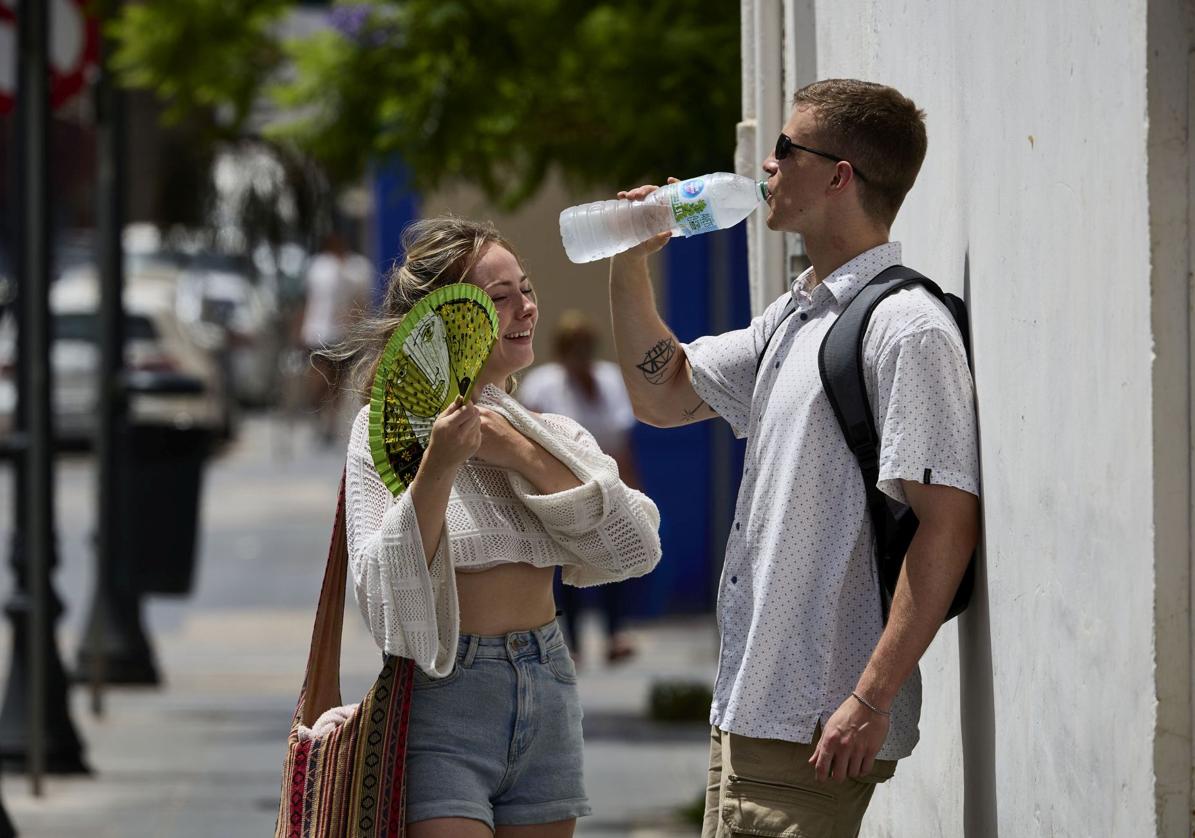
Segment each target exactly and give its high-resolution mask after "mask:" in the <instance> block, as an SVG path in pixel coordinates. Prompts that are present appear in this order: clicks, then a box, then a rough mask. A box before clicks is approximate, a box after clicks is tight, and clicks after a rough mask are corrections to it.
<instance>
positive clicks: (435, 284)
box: [345, 218, 660, 838]
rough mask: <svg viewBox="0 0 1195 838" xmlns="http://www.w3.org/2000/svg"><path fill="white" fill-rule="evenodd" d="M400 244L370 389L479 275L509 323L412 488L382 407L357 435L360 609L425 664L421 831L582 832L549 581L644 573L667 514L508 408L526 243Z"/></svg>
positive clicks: (352, 461)
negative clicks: (379, 451)
mask: <svg viewBox="0 0 1195 838" xmlns="http://www.w3.org/2000/svg"><path fill="white" fill-rule="evenodd" d="M403 247H404V251H405V254H406V255H405V257H404V259H403V261H402V263H401V264H399V265H397V266H396V267H395V268H393V269H392V270H391V272H390V275H389V277H388V279H387V289H386V297H385V301H384V304H383V311H382V313H381V317H380V318H379V319H377V320H374V321H369V322H366V323H364V324H362V327H361V329H360V330H358V332H359V335H360V338H361V340H360V342H359V345H358V347H357V351H356V352H355V353H352V354H354V355H355V357H356V358H357V363H356V365H355V369H356V370H358V371H360V372H361V373H362V374H361V375H359V376H357V377H356V378H357V383H358V385H359V386H360V387H361V388H362V389H363V390H366V391H368V385H369V384H370V383H371V382H372V379H373V375H374V370H375V368H376V366H377V363H378V358H379V355H380V353H381V351H382V349H383V348H384V346H385V343H386V340H387V338H388V337H389V336H390V334H391V332H392V331H393V329H394V328H395V327H396V326H397V325H398V323H399V321H400V319H401V318H402V316H403V315H404V314H406V313H407V312H408V311H410V309H411V308H412V307H413V306H414V305H415V304H416V303H417V302H418V301H419V300H420V299H422V298H423V297H424V296H426V295H427V294H428V293H430V292H432V291H434V290H435V289H437V288H440V287H443V286H445V285H448V284H450V283H455V282H471V283H473V284H475V285H477V286H479V287H480V288H482V289H483V290H484V291H485V292H486V293H487V294H489V296H490V297H491V298H492V300H493V302H494V306H495V308H496V309H497V312H498V318H499V333H498V342H497V344H496V345H495V346H494V349H493V351H492V353H491V354H490V357H489V360H488V361H487V362H486V366H485V367H484V368H483V369H482V371H481V373H480V374H479V375H478V377H477V383H476V389H475V391H474V400H473V401H469V402H461V401H459V400H458V401H457V403H455V404H453V405H452V406H450V407H449V408H447V409H446V410H445V411H444V412H443V413H442V414H441V416H440V417H439V418H438V419H437V420H436V421H435V423H434V424H433V426H432V430H431V434H430V438H429V442H428V445H427V448H426V450H425V451H424V454H423V458H422V461H421V463H420V466H419V470H418V472H417V473H416V475H415V478H414V479H413V480H412V481H411V484H410V485H409V486H408V487H407V489H406V491H405V492H403V494H402V495H400V496H399V497H398V498H395V497H394V496H393V495H392V494H391V492H390V490H389V489H387V488H386V485H385V484H384V483H383V482H382V478H381V477H380V476H379V475H378V472H377V469H376V468H375V466H374V460H373V456H372V454H371V452H370V445H369V408H368V406H366V407H363V408H362V409H361V411H360V412H359V413H358V414H357V418H356V420H355V421H354V423H353V426H352V434H351V439H350V442H349V449H348V461H347V469H346V489H345V497H346V507H345V511H346V524H347V539H348V551H349V568H350V572H351V575H352V579H353V585H354V590H355V592H356V596H357V602H358V604H359V606H360V608H361V612H362V614H363V615H364V617H365V620H366V623H367V624H368V626H369V628H370V630H371V632H372V633H373V637H374V640H375V641H376V642H377V644H378V645H379V646H380V647H381V648H382V650H383V651H385V652H386V653H387V654H390V655H396V656H400V657H407V658H413V659H414V661H415V663H416V664H417V669H416V671H415V685H414V691H413V695H412V699H411V716H410V738H409V742H408V752H407V817H408V823H409V824H410V835H411V836H412V838H421V836H446V835H452V836H460V838H491V836H496V838H514V836H516V835H531V834H534V835H536V836H540V838H566V836H571V835H572V834H573V830H574V827H575V823H576V819H577V818H578V817H580V816H582V815H586V814H589V811H590V807H589V803H588V800H587V798H586V796H585V789H584V784H583V782H582V734H581V703H580V698H579V696H578V694H577V686H576V682H577V675H576V669H575V668H574V665H573V661H572V659H571V657H570V656H569V653H568V648H567V647H566V645H565V643H564V639H563V637H562V636H561V633H560V629H559V627H558V626H557V624H556V619H555V613H556V604H555V602H554V600H553V597H552V577H553V574H554V572H555V568H556V567H557V566H563V567H564V579H565V582H567V583H568V584H571V585H597V584H602V583H606V582H610V581H614V580H617V579H624V578H627V577H629V576H638V575H640V574H643V573H647V572H648V571H650V570H651V569H652V568H653V567H654V566H655V565H656V563H657V562H658V561H659V558H660V540H659V533H658V527H659V512H658V511H657V510H656V507H655V504H653V503H652V502H651V500H649V499H648V498H647V497H646V496H644V495H642V494H640V493H639V492H637V491H635V490H633V489H631V488H630V487H628V486H627V485H625V484H624V483H623V482H622V481H620V480H619V477H618V469H617V467H616V465H615V464H614V462H613V461H612V460H611V459H610V458H609V457H607V456H606V455H605V454H603V453H602V451H601V449H600V448H598V445H597V443H596V442H594V440H593V437H592V436H590V435H589V433H587V432H586V431H585V430H584V429H583V428H582V427H581V426H580V425H578V424H577V423H576V422H574V421H573V420H571V419H569V418H567V417H564V416H556V415H549V414H545V415H542V416H541V415H536V414H532V413H530V412H529V411H527V410H526V409H525V408H524V407H523V406H522V405H520V404H519V403H518V402H517V401H515V400H514V399H513V398H511V396H510V395H509V391H510V389H511V387H512V384H511V381H512V379H511V377H512V376H513V374H514V373H516V372H518V371H520V370H522V369H525V368H526V367H528V366H530V364H531V363H532V361H533V359H534V356H533V353H532V336H533V333H534V331H535V326H536V320H537V318H538V316H539V313H538V309H537V306H536V300H535V293H534V291H533V290H532V286H531V283H530V280H529V279H528V278H527V275H526V273H525V271H524V270H523V266H522V263H521V262H520V261H519V259H518V256H517V255H516V254H515V252H514V248H513V247H511V245H510V244H509V243H508V242H507V241H506V240H505V239H503V238H502V237H501V236H500V235H499V233H498V232H497V231H496V230H495V229H494V228H493V227H491V226H490V225H488V224H479V223H475V222H470V221H465V220H461V219H456V218H440V219H430V220H425V221H420V222H416V223H415V224H413V225H411V226H410V227H408V228H407V230H406V231H405V233H404V234H403ZM349 351H350V352H351V351H352V347H349ZM512 725H513V728H512ZM512 736H514V739H513V740H512V738H511V737H512ZM512 741H513V742H514V743H515V745H512V744H511V743H512ZM532 826H536V828H535V829H534V830H532V829H530V827H532Z"/></svg>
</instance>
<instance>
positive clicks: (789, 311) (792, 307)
mask: <svg viewBox="0 0 1195 838" xmlns="http://www.w3.org/2000/svg"><path fill="white" fill-rule="evenodd" d="M796 311H797V305H796V303H794V302H793V299H792V294H789V295H788V302H786V303H785V304H784V313H783V314H781V315H780V319H779V320H777V321H776V325H775V326H774V327H773V328H772V331H771V332H769V333H768V339H767V340H765V341H764V342H763V349H761V350H760V352H759V357H757V358H756V359H755V379H754V380H756V381H758V380H759V368H760V367H762V366H763V356H764V355H767V354H768V347H769V346H771V345H772V338H774V337H776V333H777V332H779V331H780V327H781V326H783V325H784V323H785V321H786V320H788V318H790V317H792V316H793V314H795V313H796Z"/></svg>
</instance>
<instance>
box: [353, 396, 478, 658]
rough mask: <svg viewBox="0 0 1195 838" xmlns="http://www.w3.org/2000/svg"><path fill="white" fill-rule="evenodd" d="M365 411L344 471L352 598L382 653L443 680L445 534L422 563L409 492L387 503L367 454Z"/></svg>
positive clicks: (447, 628)
mask: <svg viewBox="0 0 1195 838" xmlns="http://www.w3.org/2000/svg"><path fill="white" fill-rule="evenodd" d="M368 440H369V409H368V408H364V409H362V411H361V413H360V414H358V416H357V420H356V421H355V422H354V423H353V432H352V437H351V439H350V441H349V450H348V458H347V462H346V466H345V530H346V536H347V539H348V551H349V572H350V573H351V574H352V577H353V592H354V594H355V595H356V598H357V605H358V607H359V608H360V609H361V614H362V616H363V617H364V618H365V623H366V625H367V626H368V627H369V630H370V633H371V634H372V635H373V638H374V640H375V641H376V642H377V644H378V646H379V647H380V648H381V649H382V650H383V651H384V652H385V653H386V654H388V655H395V656H397V657H404V658H412V659H414V661H415V663H416V664H417V665H418V666H419V668H420V669H422V670H423V671H424V672H426V673H427V674H428V675H430V676H432V677H435V678H442V677H444V676H446V675H448V674H449V673H450V672H452V668H453V666H454V664H455V662H456V647H457V640H458V637H459V635H460V616H459V611H458V604H457V595H456V574H455V573H454V569H453V561H452V556H451V555H450V549H449V546H448V544H449V539H448V538H447V533H445V537H444V538H442V539H441V540H440V545H439V547H438V548H437V550H436V555H435V557H434V558H433V560H432V562H431V565H430V566H429V565H428V562H427V559H426V557H425V553H424V550H423V540H422V538H421V537H420V534H419V523H418V521H417V520H416V518H415V505H414V503H413V502H412V501H411V496H410V493H404V494H403V495H402V496H400V497H399V498H398V499H397V501H395V500H394V497H393V495H392V494H391V493H390V490H389V489H387V488H386V484H385V483H383V482H382V478H381V476H380V475H379V474H378V472H377V469H376V468H375V467H374V464H373V457H372V455H371V454H370V451H369V441H368Z"/></svg>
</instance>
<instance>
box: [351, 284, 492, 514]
mask: <svg viewBox="0 0 1195 838" xmlns="http://www.w3.org/2000/svg"><path fill="white" fill-rule="evenodd" d="M497 338H498V313H497V312H496V311H495V310H494V304H493V303H492V302H491V301H490V298H489V296H488V295H487V294H486V293H485V292H484V291H482V290H481V289H480V288H478V287H477V286H476V285H471V284H469V283H457V284H454V285H446V286H444V287H443V288H437V289H436V290H435V291H433V292H431V293H430V294H428V295H427V296H426V297H424V298H423V299H422V300H420V301H419V303H418V304H417V305H416V306H415V307H414V308H412V309H411V310H410V311H409V312H407V314H406V315H405V316H404V317H403V319H402V321H401V322H399V324H398V328H396V329H395V330H394V333H393V334H392V335H391V336H390V340H389V341H387V342H386V349H385V351H384V352H383V353H382V358H381V360H380V361H379V362H378V370H377V373H376V375H375V376H374V380H373V391H372V394H371V398H370V401H369V448H370V452H371V453H372V454H373V462H374V465H375V466H376V467H377V470H378V474H379V475H380V476H381V478H382V481H383V482H384V483H385V484H386V486H387V487H388V488H389V489H390V491H391V492H393V493H394V494H395V495H396V496H397V495H400V494H402V493H403V491H404V490H405V489H406V488H407V486H408V485H409V484H410V482H411V480H413V479H414V477H415V472H416V470H418V468H419V462H420V460H421V459H422V457H423V450H424V448H426V447H427V442H428V437H429V436H430V434H431V429H432V423H433V422H435V421H436V417H437V416H439V415H440V413H441V412H443V410H444V409H445V408H446V407H448V405H450V404H452V402H453V401H454V400H455V399H456V398H457V396H463V397H464V398H466V399H467V398H469V396H470V395H471V394H472V392H473V386H474V384H476V382H477V375H478V373H480V372H481V368H482V367H484V366H485V362H486V360H487V359H488V358H489V357H490V351H491V350H492V349H493V348H494V343H495V341H496V340H497Z"/></svg>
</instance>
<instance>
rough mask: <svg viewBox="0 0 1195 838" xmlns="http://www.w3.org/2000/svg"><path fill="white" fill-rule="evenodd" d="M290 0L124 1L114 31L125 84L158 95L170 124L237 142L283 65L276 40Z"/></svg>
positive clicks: (110, 29)
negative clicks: (262, 93)
mask: <svg viewBox="0 0 1195 838" xmlns="http://www.w3.org/2000/svg"><path fill="white" fill-rule="evenodd" d="M292 5H293V3H292V2H290V0H147V2H143V3H124V4H122V5H121V6H120V8H119V13H118V14H117V15H115V16H114V17H112V18H111V19H110V20H109V22H108V24H107V27H106V31H107V34H108V36H109V37H110V38H111V39H112V42H113V44H114V46H115V50H114V52H113V54H112V56H111V59H110V62H109V64H110V67H111V69H112V70H113V71H115V73H116V74H117V76H118V77H119V78H120V80H121V82H122V83H123V84H124V85H125V86H127V87H132V88H140V89H145V90H150V91H153V92H154V93H155V94H156V96H157V98H158V100H159V101H160V102H161V103H162V105H163V108H164V110H163V116H164V118H165V119H166V121H167V122H168V123H170V124H184V123H185V124H186V125H187V127H188V128H191V129H200V130H204V131H208V132H210V133H211V134H212V135H213V136H215V137H219V138H224V139H228V138H234V137H236V136H237V135H238V134H239V133H240V132H241V131H242V129H243V126H244V124H245V120H246V118H247V117H248V115H249V112H250V110H251V108H252V107H253V104H254V102H255V100H256V98H257V96H258V92H259V91H260V89H261V86H262V83H263V82H264V81H265V80H266V79H267V78H268V77H269V76H270V74H271V73H273V72H274V71H275V70H276V68H277V67H278V65H279V62H280V61H281V60H282V57H283V55H282V48H281V45H280V44H279V43H278V42H277V38H276V37H275V36H274V34H273V33H274V31H275V29H276V26H275V25H276V23H277V21H278V20H279V19H280V17H281V16H282V14H283V13H284V12H285V11H286V10H287V9H289V8H290V7H291V6H292Z"/></svg>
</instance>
